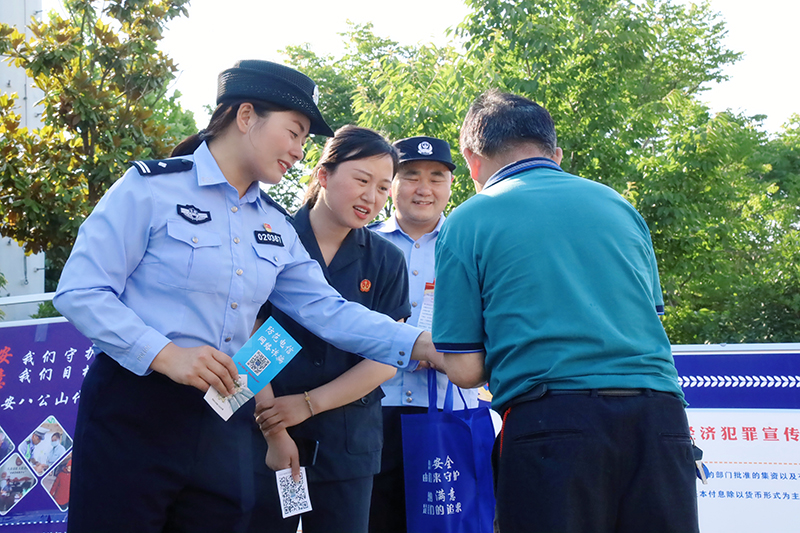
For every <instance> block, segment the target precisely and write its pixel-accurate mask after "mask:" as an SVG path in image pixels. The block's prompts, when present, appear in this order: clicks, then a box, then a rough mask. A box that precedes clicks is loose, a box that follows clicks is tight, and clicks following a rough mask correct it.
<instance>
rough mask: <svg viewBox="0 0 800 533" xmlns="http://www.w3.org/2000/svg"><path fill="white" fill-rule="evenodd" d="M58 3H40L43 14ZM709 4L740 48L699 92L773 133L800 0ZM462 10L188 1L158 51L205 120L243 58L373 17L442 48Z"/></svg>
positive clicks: (409, 38) (403, 39)
mask: <svg viewBox="0 0 800 533" xmlns="http://www.w3.org/2000/svg"><path fill="white" fill-rule="evenodd" d="M57 4H58V0H43V5H44V9H45V11H47V10H48V9H51V8H53V7H54V6H56V5H57ZM389 6H392V7H389ZM395 6H396V7H395ZM711 7H712V9H713V10H714V11H717V12H720V13H721V14H722V17H723V18H724V20H725V21H726V25H727V28H728V36H727V38H726V41H725V42H726V45H727V46H728V47H729V48H730V49H732V50H734V51H739V52H744V54H745V55H744V58H743V59H742V60H741V61H739V62H738V63H737V64H735V65H733V66H730V67H728V68H727V69H726V70H725V73H726V74H727V75H728V76H729V77H730V79H729V80H728V81H726V82H723V83H721V84H715V85H714V86H712V87H711V88H710V90H709V91H707V92H705V93H704V94H703V95H702V96H701V99H703V100H704V101H705V102H706V103H707V104H709V106H710V107H711V109H712V111H723V110H725V109H732V110H734V111H737V112H742V113H745V114H747V115H756V114H759V115H767V119H766V120H765V121H764V127H765V129H766V130H767V131H769V132H770V133H777V132H778V131H779V130H780V127H781V125H782V124H783V123H785V122H786V121H787V120H788V118H789V116H790V115H791V114H792V113H800V103H798V99H797V97H796V96H795V95H796V94H797V92H798V88H800V69H798V68H797V66H796V65H797V59H796V56H795V54H796V51H797V49H798V45H797V39H796V37H795V33H794V31H795V27H794V26H796V23H797V20H800V2H797V1H796V0H760V1H759V2H758V3H757V4H754V3H753V2H752V1H749V2H747V1H744V0H711ZM468 11H469V10H468V8H467V6H466V5H464V3H463V2H462V0H403V2H398V3H396V4H388V3H384V2H376V1H375V0H336V1H331V0H303V1H296V0H294V1H293V0H278V1H275V0H226V1H225V2H221V1H220V0H191V3H190V5H189V17H188V18H180V19H175V20H173V21H172V22H171V23H170V25H169V28H168V30H167V32H166V35H165V38H164V40H163V41H162V46H161V48H162V49H163V50H164V51H165V52H166V53H167V54H168V55H169V56H170V57H172V58H173V59H174V60H175V62H176V63H177V65H178V67H179V70H180V71H179V77H178V79H177V81H176V82H175V83H174V87H175V88H176V89H177V90H178V91H180V92H181V94H182V95H183V96H182V97H181V103H182V105H183V106H184V107H185V108H187V109H189V110H191V111H193V112H194V113H195V119H196V120H197V123H198V126H199V127H203V126H205V124H206V121H207V114H206V112H205V110H204V105H207V104H212V105H213V104H214V100H215V97H216V84H217V75H218V74H219V72H221V71H222V70H224V69H226V68H228V67H231V66H233V63H235V62H236V61H237V60H239V59H268V60H273V61H283V59H284V58H283V56H282V55H281V54H280V53H279V51H280V50H281V49H283V48H285V47H286V46H289V45H299V44H302V43H305V42H308V43H310V44H311V49H312V50H313V51H314V52H316V53H317V54H320V55H325V54H328V53H330V54H334V55H335V54H337V53H338V52H340V51H341V50H342V47H343V46H342V37H341V36H340V35H339V33H340V32H343V31H345V30H346V29H347V21H348V20H350V21H352V22H356V23H366V22H372V23H373V24H374V31H375V33H376V34H377V35H379V36H381V37H385V38H390V39H393V40H395V41H398V42H400V43H401V44H418V43H424V42H434V43H436V44H439V45H441V44H444V43H446V42H448V40H449V38H448V37H447V35H446V34H445V31H446V30H447V29H448V28H452V27H455V26H456V25H457V24H458V23H459V22H461V21H462V20H463V19H464V17H465V16H466V14H467V13H468ZM793 50H795V52H792V51H793ZM792 57H795V59H792Z"/></svg>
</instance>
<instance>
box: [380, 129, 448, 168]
mask: <svg viewBox="0 0 800 533" xmlns="http://www.w3.org/2000/svg"><path fill="white" fill-rule="evenodd" d="M394 147H395V148H397V151H398V152H400V162H401V163H405V162H406V161H420V160H422V161H437V162H439V163H442V164H443V165H444V166H446V167H447V168H448V169H450V171H451V172H452V171H453V170H455V169H456V166H455V165H454V164H453V156H452V155H451V154H450V144H449V143H448V142H447V141H443V140H441V139H437V138H436V137H425V136H419V137H409V138H407V139H400V140H399V141H395V143H394Z"/></svg>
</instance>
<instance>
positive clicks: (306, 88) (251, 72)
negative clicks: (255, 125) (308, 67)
mask: <svg viewBox="0 0 800 533" xmlns="http://www.w3.org/2000/svg"><path fill="white" fill-rule="evenodd" d="M243 98H244V99H247V98H252V99H254V100H261V101H264V102H270V103H273V104H277V105H279V106H283V107H286V108H288V109H293V110H295V111H298V112H300V113H302V114H304V115H305V116H307V117H308V118H309V119H310V120H311V130H310V133H313V134H315V135H326V136H328V137H333V130H331V128H330V126H328V124H327V123H326V122H325V119H323V118H322V114H321V113H320V112H319V108H317V103H318V102H319V88H318V87H317V84H316V83H314V80H312V79H311V78H309V77H308V76H306V75H305V74H303V73H302V72H298V71H296V70H294V69H293V68H289V67H287V66H285V65H280V64H278V63H273V62H271V61H261V60H259V59H245V60H242V61H239V62H237V63H236V64H235V65H234V66H233V68H229V69H227V70H223V71H222V72H221V73H220V75H219V80H218V82H217V104H220V103H222V102H225V101H231V100H241V99H243Z"/></svg>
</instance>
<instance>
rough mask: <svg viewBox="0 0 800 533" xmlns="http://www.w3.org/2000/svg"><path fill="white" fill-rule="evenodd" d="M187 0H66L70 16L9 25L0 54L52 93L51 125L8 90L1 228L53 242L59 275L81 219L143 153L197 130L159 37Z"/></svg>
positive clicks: (0, 133) (39, 243) (41, 243)
mask: <svg viewBox="0 0 800 533" xmlns="http://www.w3.org/2000/svg"><path fill="white" fill-rule="evenodd" d="M187 3H188V0H148V1H146V2H145V1H135V2H131V1H129V0H105V1H102V2H101V1H98V0H64V6H65V8H66V11H67V12H68V14H69V15H68V16H67V17H66V18H62V17H61V16H60V15H59V14H57V13H52V14H51V15H50V18H49V20H48V21H44V22H37V21H35V20H34V21H32V22H31V24H30V26H29V28H30V31H31V33H32V34H33V37H32V38H31V39H26V38H25V36H24V35H23V34H22V33H20V32H19V31H18V30H16V29H14V28H11V27H9V26H7V25H0V53H2V54H3V55H6V56H8V62H9V63H10V64H13V65H15V66H17V67H20V68H24V69H25V70H26V72H27V74H28V76H29V77H30V78H31V79H32V80H33V83H34V84H35V85H36V86H37V87H38V88H39V89H41V90H42V91H43V92H44V98H43V100H42V101H41V106H42V120H43V122H44V125H43V126H42V127H41V128H39V129H36V130H28V129H27V128H24V127H21V126H20V116H19V114H18V113H16V112H15V106H16V95H2V96H0V112H2V114H1V115H0V156H1V157H0V202H1V205H2V219H0V234H2V235H3V236H6V237H12V238H14V239H16V240H17V241H19V242H22V243H25V247H26V250H27V251H29V252H32V253H36V252H40V251H47V252H48V259H49V260H50V262H51V264H52V265H53V266H54V268H53V269H52V271H51V272H49V274H57V273H58V272H60V267H61V266H62V265H63V262H64V261H65V260H66V258H67V257H68V255H69V251H70V249H71V247H72V244H73V242H74V239H75V236H76V235H77V231H78V227H79V226H80V224H81V222H82V221H83V220H84V218H85V217H86V215H87V214H88V213H89V212H90V211H91V209H92V208H93V207H94V205H95V204H96V203H97V201H98V200H99V199H100V197H101V196H102V195H103V193H104V192H105V191H106V190H107V189H108V187H110V185H111V184H112V183H113V182H114V180H116V179H117V178H118V177H119V176H121V175H122V173H123V172H124V170H125V169H126V167H127V165H128V162H129V161H131V160H134V159H154V158H161V157H166V156H168V155H169V153H170V151H171V149H172V147H173V146H174V144H175V143H176V142H177V141H179V140H180V139H181V138H183V137H184V136H186V135H187V134H189V133H192V132H194V131H196V127H195V125H194V119H193V117H192V115H191V113H188V112H185V111H183V110H182V109H181V107H180V105H179V104H178V101H177V97H178V95H173V96H172V97H167V91H168V87H169V83H170V81H171V80H172V79H173V78H174V72H175V70H176V67H175V65H174V64H173V62H172V60H170V59H169V58H168V57H167V56H166V55H164V53H163V52H161V51H159V49H158V47H157V44H158V41H159V40H160V39H161V37H162V31H163V29H164V27H165V25H166V24H167V22H169V21H170V20H172V19H173V18H175V17H177V16H180V15H185V14H186V8H185V5H186V4H187Z"/></svg>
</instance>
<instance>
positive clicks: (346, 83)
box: [290, 0, 800, 343]
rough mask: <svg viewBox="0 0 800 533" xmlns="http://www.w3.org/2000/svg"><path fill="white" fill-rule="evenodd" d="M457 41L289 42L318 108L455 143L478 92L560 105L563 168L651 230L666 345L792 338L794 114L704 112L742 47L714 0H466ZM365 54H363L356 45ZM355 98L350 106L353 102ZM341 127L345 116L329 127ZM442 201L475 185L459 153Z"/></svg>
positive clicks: (798, 143) (796, 215)
mask: <svg viewBox="0 0 800 533" xmlns="http://www.w3.org/2000/svg"><path fill="white" fill-rule="evenodd" d="M467 3H468V4H469V5H470V6H471V7H472V12H471V13H470V14H469V15H468V16H467V17H466V19H465V20H464V22H463V23H462V24H461V25H459V27H458V28H457V30H456V31H455V35H456V37H457V38H458V39H460V42H461V43H462V44H463V46H462V44H459V42H456V43H453V44H452V45H451V46H444V47H435V46H432V45H421V46H414V47H398V46H396V44H393V43H391V42H390V41H386V40H383V39H381V38H380V37H377V36H375V35H373V34H372V32H371V28H369V27H357V28H355V30H357V31H351V32H350V33H348V34H346V35H345V38H346V39H350V45H351V46H352V44H353V43H358V45H359V46H360V48H353V49H351V50H350V51H349V52H348V54H349V56H348V57H347V59H345V58H344V57H343V58H336V57H333V56H324V57H323V56H317V55H315V54H314V53H313V52H312V51H311V50H310V48H309V47H308V46H305V47H300V48H295V49H290V50H294V52H295V53H294V55H290V58H291V59H292V62H293V63H294V64H295V65H296V66H298V67H299V68H301V69H303V70H305V71H306V72H308V73H309V74H310V75H311V76H312V77H317V78H319V79H323V80H325V82H324V83H325V84H326V87H325V90H324V91H323V94H326V93H327V94H329V95H331V96H335V98H331V99H330V100H329V101H330V102H331V103H332V105H333V107H332V108H331V109H329V110H326V109H324V108H323V112H324V113H326V116H330V117H336V120H341V121H342V122H341V123H345V122H348V121H349V122H355V123H358V124H360V125H364V126H369V127H372V128H375V129H378V130H382V131H385V132H386V133H387V134H388V135H389V136H390V137H391V138H393V139H397V138H401V137H406V136H410V135H417V134H427V135H434V136H437V137H441V138H444V139H446V140H448V141H449V142H450V143H451V145H452V146H453V148H454V149H455V148H456V147H457V140H458V129H459V127H460V124H461V121H462V120H463V116H464V114H465V112H466V109H467V107H468V106H469V104H470V103H471V101H472V100H473V99H474V97H475V96H476V95H477V94H478V93H480V92H482V91H483V90H485V89H487V88H489V87H497V88H499V89H501V90H507V91H511V92H515V93H519V94H523V95H526V96H528V97H530V98H532V99H534V100H535V101H537V102H539V103H541V104H542V105H544V106H545V107H546V108H547V109H548V110H549V111H550V112H551V114H552V115H553V118H554V120H555V122H556V129H557V130H558V133H559V144H560V146H561V147H562V148H564V151H565V160H564V162H563V163H562V166H563V167H564V168H565V170H567V171H570V172H572V173H575V174H579V175H581V176H583V177H586V178H590V179H594V180H596V181H601V182H603V183H605V184H607V185H609V186H611V187H613V188H615V189H616V190H618V191H619V192H621V193H622V194H623V195H624V196H625V197H626V198H628V200H629V201H631V202H632V203H633V204H634V205H635V206H636V207H637V208H638V209H639V211H640V212H642V214H643V216H644V217H645V220H646V221H647V223H648V225H649V226H650V229H651V233H652V236H653V243H654V247H655V249H656V253H657V256H658V259H659V264H660V271H661V279H662V285H663V288H664V291H665V297H666V300H667V306H668V307H667V309H668V311H667V313H668V314H667V317H666V318H665V321H664V325H665V328H666V329H667V332H668V333H669V335H670V337H671V339H672V340H673V342H676V343H702V342H777V341H787V340H796V339H797V337H798V336H800V276H798V274H800V272H798V266H797V265H800V237H798V228H799V227H800V220H799V219H800V201H798V194H799V193H800V189H799V187H800V118H794V119H793V121H791V122H790V123H789V124H788V125H787V127H786V129H785V131H784V132H783V133H782V134H781V135H779V136H778V137H776V138H775V139H773V140H769V139H767V136H766V134H765V133H764V132H763V130H762V128H761V123H760V120H761V118H760V117H745V116H741V115H736V114H733V113H730V112H727V113H720V114H717V115H712V114H711V113H709V110H708V109H707V107H706V106H705V105H703V104H701V103H700V102H699V99H698V95H699V94H701V92H702V91H703V90H704V88H705V87H706V86H707V85H708V84H709V83H714V82H718V81H721V80H723V79H725V77H724V75H723V74H722V69H723V67H724V66H725V65H727V64H730V63H732V62H734V61H736V60H737V59H738V58H739V57H740V54H738V53H735V52H732V51H730V50H728V49H727V48H725V46H724V45H723V38H724V36H725V26H724V22H723V21H722V20H721V19H720V18H719V16H718V15H717V14H715V13H713V12H711V10H710V8H709V5H708V4H707V3H702V4H690V5H683V4H680V5H676V4H673V3H672V2H670V1H669V0H651V1H647V2H636V3H634V2H629V1H624V0H543V1H539V2H533V1H530V0H524V1H499V0H467ZM354 49H358V51H359V53H360V54H361V56H362V57H364V58H369V60H368V61H367V60H364V61H361V60H359V58H358V57H356V55H355V54H353V50H354ZM348 103H349V105H348ZM337 125H339V124H337ZM454 160H455V161H456V162H457V164H458V165H459V167H460V168H459V169H458V170H457V172H456V175H457V178H456V183H455V185H454V194H453V197H452V202H451V205H450V207H451V208H452V207H453V206H457V205H459V204H460V203H461V202H462V201H464V200H465V199H466V198H468V197H469V195H470V194H472V184H471V182H470V180H469V177H468V176H467V173H466V172H465V170H466V169H465V168H464V164H463V160H462V159H461V158H460V155H459V154H457V153H454Z"/></svg>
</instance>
